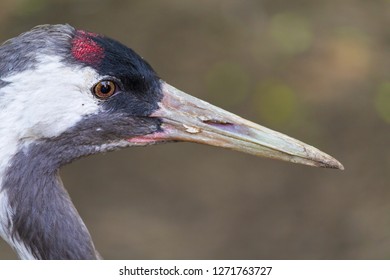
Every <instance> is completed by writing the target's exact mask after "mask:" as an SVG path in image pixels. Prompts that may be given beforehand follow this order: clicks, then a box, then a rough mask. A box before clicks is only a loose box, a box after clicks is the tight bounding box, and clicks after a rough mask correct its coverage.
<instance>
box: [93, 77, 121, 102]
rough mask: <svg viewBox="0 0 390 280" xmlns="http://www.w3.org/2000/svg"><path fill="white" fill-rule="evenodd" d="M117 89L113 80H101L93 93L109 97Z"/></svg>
mask: <svg viewBox="0 0 390 280" xmlns="http://www.w3.org/2000/svg"><path fill="white" fill-rule="evenodd" d="M116 89H117V86H116V84H115V83H114V82H113V81H107V80H105V81H100V82H98V83H97V84H96V85H95V86H94V87H93V94H94V95H95V96H96V97H97V98H99V99H107V98H109V97H110V96H112V95H113V94H114V93H115V92H116Z"/></svg>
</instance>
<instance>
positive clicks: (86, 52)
mask: <svg viewBox="0 0 390 280" xmlns="http://www.w3.org/2000/svg"><path fill="white" fill-rule="evenodd" d="M97 36H98V35H97V34H95V33H90V32H85V31H82V30H78V31H77V33H76V35H75V37H74V38H73V41H72V55H73V57H74V58H76V59H77V60H79V61H81V62H85V63H88V64H91V65H98V64H99V63H100V61H102V59H103V58H104V49H103V48H102V47H101V46H99V45H98V44H97V43H96V42H95V41H94V40H93V38H94V37H97Z"/></svg>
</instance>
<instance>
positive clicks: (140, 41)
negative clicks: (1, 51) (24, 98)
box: [0, 0, 390, 259]
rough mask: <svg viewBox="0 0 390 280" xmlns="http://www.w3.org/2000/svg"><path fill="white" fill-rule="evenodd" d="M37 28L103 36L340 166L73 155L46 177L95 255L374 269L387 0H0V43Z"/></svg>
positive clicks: (387, 238) (389, 55)
mask: <svg viewBox="0 0 390 280" xmlns="http://www.w3.org/2000/svg"><path fill="white" fill-rule="evenodd" d="M44 23H70V24H72V25H74V26H75V27H77V28H80V29H86V30H89V31H93V32H96V33H102V34H106V35H108V36H110V37H113V38H115V39H117V40H119V41H121V42H123V43H125V44H126V45H128V46H130V47H132V48H133V49H135V50H136V51H137V52H138V53H139V54H141V55H142V56H143V57H144V58H145V59H146V60H147V61H148V62H149V63H150V64H151V65H152V66H153V67H154V68H155V70H156V71H157V72H158V73H159V75H160V76H161V77H162V78H163V79H164V80H166V81H167V82H169V83H171V84H172V85H174V86H176V87H178V88H180V89H182V90H184V91H186V92H188V93H190V94H192V95H195V96H197V97H200V98H202V99H205V100H208V101H209V102H212V103H214V104H215V105H218V106H221V107H223V108H225V109H227V110H229V111H233V112H235V113H236V114H239V115H241V116H243V117H245V118H248V119H251V120H253V121H255V122H258V123H260V124H262V125H265V126H267V127H270V128H272V129H275V130H278V131H281V132H283V133H286V134H289V135H291V136H293V137H295V138H298V139H300V140H302V141H304V142H306V143H309V144H311V145H313V146H316V147H318V148H320V149H321V150H323V151H325V152H328V153H329V154H331V155H333V156H335V157H336V158H337V159H339V160H340V161H341V162H342V163H343V164H344V165H345V168H346V170H345V171H343V172H341V171H337V170H325V169H317V168H311V167H306V166H299V165H294V164H290V163H285V162H278V161H274V160H267V159H263V158H256V157H252V156H249V155H245V154H240V153H236V152H232V151H229V150H223V149H217V148H212V147H206V146H200V145H196V144H187V143H180V144H168V145H160V146H153V147H148V148H132V149H127V150H123V151H119V152H114V153H109V154H106V155H98V156H92V157H89V158H85V159H82V160H80V161H77V162H75V163H72V164H71V165H69V166H66V167H64V168H63V169H62V171H61V173H62V178H63V181H64V183H65V185H66V187H67V189H68V190H69V192H70V195H71V197H72V198H73V201H74V203H75V204H76V207H77V208H78V210H79V212H80V214H81V216H82V217H83V219H84V221H85V222H86V224H87V226H88V228H89V230H90V232H91V234H92V236H93V239H94V241H95V244H96V247H97V249H98V250H99V251H100V252H101V254H102V255H103V256H104V257H105V258H107V259H382V258H384V259H387V258H390V175H389V169H390V150H389V142H390V141H389V140H390V133H389V124H390V29H389V26H390V1H386V0H370V1H366V0H323V1H311V0H295V1H290V0H264V1H255V0H241V1H238V0H237V1H233V0H218V1H206V0H193V1H183V0H173V1H141V0H137V1H124V0H106V1H92V0H91V1H76V0H71V1H65V0H54V1H48V0H18V1H15V0H0V39H1V41H4V40H5V39H7V38H10V37H13V36H16V35H18V34H19V33H21V32H24V31H27V30H29V29H31V28H32V27H33V26H35V25H38V24H44ZM70 82H71V81H70ZM42 86H44V85H42ZM0 258H1V259H8V258H16V256H15V254H14V253H13V252H12V251H11V250H10V249H9V247H8V245H6V244H5V243H4V242H2V241H1V242H0Z"/></svg>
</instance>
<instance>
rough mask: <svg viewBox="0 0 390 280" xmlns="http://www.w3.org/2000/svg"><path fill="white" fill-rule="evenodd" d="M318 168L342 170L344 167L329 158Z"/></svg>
mask: <svg viewBox="0 0 390 280" xmlns="http://www.w3.org/2000/svg"><path fill="white" fill-rule="evenodd" d="M320 167H324V168H331V169H339V170H344V165H342V164H341V163H340V162H339V161H338V160H337V159H335V158H333V157H331V156H329V157H328V158H327V159H326V160H323V161H321V162H320Z"/></svg>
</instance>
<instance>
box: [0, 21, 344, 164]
mask: <svg viewBox="0 0 390 280" xmlns="http://www.w3.org/2000/svg"><path fill="white" fill-rule="evenodd" d="M0 55H1V60H0V92H1V96H0V99H2V100H1V103H0V105H1V107H2V108H1V111H2V116H4V118H5V119H4V118H3V122H2V123H1V124H0V126H2V127H3V128H4V127H5V126H7V129H8V130H7V131H8V132H7V133H9V135H10V139H11V140H10V141H16V142H17V143H18V145H19V146H23V147H25V148H26V149H28V147H29V145H38V144H39V145H40V146H41V147H42V149H41V151H42V153H47V154H51V156H52V158H53V159H55V160H53V162H54V167H55V168H57V167H60V166H61V165H63V164H65V163H68V162H70V161H72V160H74V159H76V158H78V157H81V156H85V155H89V154H93V153H98V152H104V151H109V150H115V149H119V148H123V147H128V146H143V145H150V144H157V143H162V142H172V141H188V142H196V143H201V144H207V145H213V146H220V147H224V148H229V149H233V150H237V151H241V152H246V153H249V154H253V155H257V156H264V157H268V158H275V159H281V160H285V161H290V162H294V163H301V164H306V165H312V166H319V167H330V168H338V169H342V168H343V167H342V165H341V164H340V163H339V162H338V161H337V160H335V159H334V158H332V157H331V156H329V155H327V154H325V153H323V152H321V151H319V150H318V149H316V148H314V147H312V146H309V145H307V144H304V143H302V142H300V141H298V140H295V139H293V138H291V137H288V136H286V135H284V134H281V133H278V132H275V131H273V130H270V129H267V128H265V127H263V126H260V125H257V124H255V123H253V122H250V121H248V120H245V119H243V118H241V117H238V116H236V115H234V114H232V113H229V112H227V111H225V110H223V109H220V108H218V107H216V106H213V105H211V104H209V103H207V102H205V101H202V100H200V99H197V98H195V97H192V96H190V95H188V94H186V93H184V92H182V91H180V90H178V89H176V88H174V87H172V86H170V85H169V84H167V83H166V82H164V81H163V80H162V79H160V78H159V77H158V75H157V74H156V73H155V71H154V70H153V69H152V67H151V66H150V65H149V64H148V63H147V62H146V61H145V60H144V59H143V58H142V57H140V56H139V55H137V54H136V53H135V52H134V51H133V50H132V49H130V48H128V47H126V46H124V45H122V44H121V43H119V42H117V41H115V40H113V39H110V38H108V37H105V36H102V35H98V34H94V33H89V32H85V31H80V30H76V29H74V28H73V27H71V26H69V25H45V26H39V27H36V28H34V29H33V30H31V31H29V32H27V33H24V34H22V35H20V36H18V37H15V38H13V39H11V40H9V41H7V42H6V43H5V44H3V45H2V46H1V48H0Z"/></svg>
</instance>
